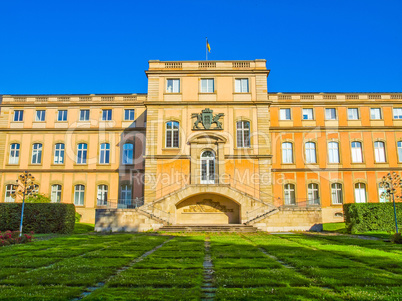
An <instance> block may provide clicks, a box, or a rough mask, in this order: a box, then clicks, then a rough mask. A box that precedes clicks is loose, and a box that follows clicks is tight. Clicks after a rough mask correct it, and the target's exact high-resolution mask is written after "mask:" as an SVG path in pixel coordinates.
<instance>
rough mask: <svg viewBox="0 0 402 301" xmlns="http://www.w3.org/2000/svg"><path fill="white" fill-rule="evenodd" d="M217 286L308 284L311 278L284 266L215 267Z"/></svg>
mask: <svg viewBox="0 0 402 301" xmlns="http://www.w3.org/2000/svg"><path fill="white" fill-rule="evenodd" d="M214 283H215V285H216V286H217V287H258V286H309V285H311V284H312V282H311V280H310V279H308V278H306V277H304V276H302V275H299V274H297V273H295V272H294V271H293V270H289V269H286V268H280V269H217V268H216V269H215V275H214Z"/></svg>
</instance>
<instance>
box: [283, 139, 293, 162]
mask: <svg viewBox="0 0 402 301" xmlns="http://www.w3.org/2000/svg"><path fill="white" fill-rule="evenodd" d="M282 163H293V144H292V143H290V142H283V143H282Z"/></svg>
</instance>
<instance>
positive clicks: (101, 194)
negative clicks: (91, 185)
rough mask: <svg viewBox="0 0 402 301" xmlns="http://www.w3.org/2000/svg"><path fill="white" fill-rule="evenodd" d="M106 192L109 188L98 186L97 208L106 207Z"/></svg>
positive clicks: (103, 185)
mask: <svg viewBox="0 0 402 301" xmlns="http://www.w3.org/2000/svg"><path fill="white" fill-rule="evenodd" d="M108 191H109V187H108V186H107V185H106V184H100V185H98V190H97V196H96V200H97V202H96V203H97V205H98V206H106V205H107V200H108Z"/></svg>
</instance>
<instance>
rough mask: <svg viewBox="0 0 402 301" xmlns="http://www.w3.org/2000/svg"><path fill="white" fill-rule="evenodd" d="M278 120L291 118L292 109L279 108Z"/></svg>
mask: <svg viewBox="0 0 402 301" xmlns="http://www.w3.org/2000/svg"><path fill="white" fill-rule="evenodd" d="M279 120H292V110H291V109H290V108H282V109H279Z"/></svg>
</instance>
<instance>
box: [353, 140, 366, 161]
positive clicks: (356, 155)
mask: <svg viewBox="0 0 402 301" xmlns="http://www.w3.org/2000/svg"><path fill="white" fill-rule="evenodd" d="M350 145H351V150H352V163H363V143H361V142H360V141H352V142H351V144H350ZM354 145H355V146H354ZM357 146H359V147H357Z"/></svg>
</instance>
